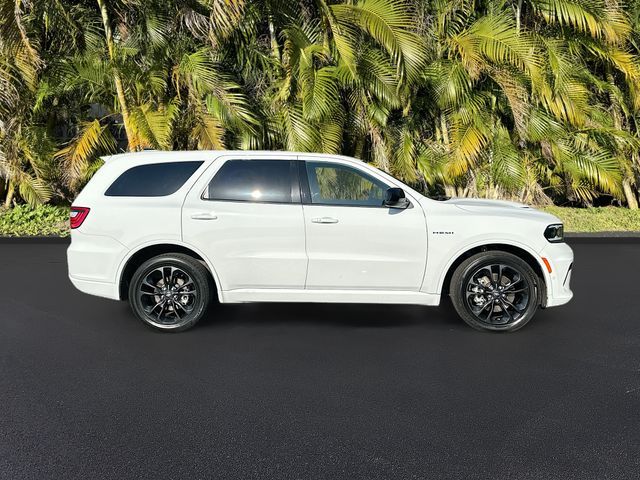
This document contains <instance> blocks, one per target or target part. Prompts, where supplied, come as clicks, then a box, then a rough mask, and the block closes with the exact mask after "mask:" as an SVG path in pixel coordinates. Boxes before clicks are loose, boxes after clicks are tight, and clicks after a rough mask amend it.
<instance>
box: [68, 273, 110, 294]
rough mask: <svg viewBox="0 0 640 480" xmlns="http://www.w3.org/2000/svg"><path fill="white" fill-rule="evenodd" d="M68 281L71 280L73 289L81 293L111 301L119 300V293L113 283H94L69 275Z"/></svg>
mask: <svg viewBox="0 0 640 480" xmlns="http://www.w3.org/2000/svg"><path fill="white" fill-rule="evenodd" d="M69 280H71V283H72V284H73V286H74V287H76V288H77V289H78V290H80V291H81V292H83V293H88V294H89V295H96V296H98V297H104V298H109V299H111V300H120V291H119V288H118V285H116V284H115V283H109V282H95V281H92V280H84V279H80V278H75V277H73V276H71V275H69Z"/></svg>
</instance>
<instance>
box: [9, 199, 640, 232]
mask: <svg viewBox="0 0 640 480" xmlns="http://www.w3.org/2000/svg"><path fill="white" fill-rule="evenodd" d="M540 210H544V211H545V212H549V213H551V214H553V215H555V216H556V217H558V218H560V219H561V220H562V221H563V223H564V225H565V231H567V232H610V231H640V210H629V209H626V208H618V207H599V208H566V207H543V208H540ZM34 235H52V236H60V237H66V236H68V235H69V208H68V207H54V206H51V205H42V206H39V207H37V208H30V207H28V206H27V205H19V206H17V207H14V208H12V209H10V210H5V209H0V236H12V237H21V236H25V237H27V236H34Z"/></svg>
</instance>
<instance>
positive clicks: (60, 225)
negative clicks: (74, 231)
mask: <svg viewBox="0 0 640 480" xmlns="http://www.w3.org/2000/svg"><path fill="white" fill-rule="evenodd" d="M0 235H3V236H9V237H29V236H34V235H51V236H56V237H67V236H69V207H54V206H52V205H40V206H39V207H36V208H31V207H29V206H28V205H18V206H16V207H13V208H11V209H9V210H5V209H0Z"/></svg>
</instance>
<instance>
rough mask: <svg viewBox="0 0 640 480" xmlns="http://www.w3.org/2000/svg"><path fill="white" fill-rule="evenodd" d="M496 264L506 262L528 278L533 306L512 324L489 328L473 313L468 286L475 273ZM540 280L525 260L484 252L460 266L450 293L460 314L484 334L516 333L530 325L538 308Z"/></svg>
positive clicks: (453, 279)
mask: <svg viewBox="0 0 640 480" xmlns="http://www.w3.org/2000/svg"><path fill="white" fill-rule="evenodd" d="M495 263H502V264H505V265H509V266H510V267H512V268H515V269H517V270H518V272H519V273H520V274H521V275H523V276H524V277H526V279H527V282H528V284H529V288H530V292H529V297H530V300H529V304H528V305H527V308H526V310H525V311H524V313H523V315H522V317H521V318H520V319H518V320H517V321H516V322H515V323H512V324H507V325H489V324H487V323H484V322H482V321H480V320H478V319H477V318H476V317H475V315H474V314H473V313H472V312H471V310H470V308H469V306H468V305H467V302H466V299H465V295H466V291H465V290H466V285H467V282H468V281H469V277H470V276H471V274H472V273H474V272H475V271H477V270H478V269H479V268H481V267H482V266H484V265H489V264H495ZM538 281H539V279H538V276H537V275H536V273H535V272H534V271H533V269H532V268H531V266H530V265H529V264H528V263H527V262H525V261H524V260H522V259H521V258H519V257H517V256H515V255H513V254H510V253H507V252H495V251H494V252H481V253H478V254H476V255H473V256H472V257H470V258H468V259H466V260H465V261H464V262H462V263H461V264H460V265H459V266H458V268H457V269H456V271H455V272H454V274H453V277H452V278H451V285H450V289H449V291H450V294H451V301H452V303H453V306H454V308H455V310H456V312H457V313H458V315H459V316H460V317H461V318H462V320H464V321H465V323H467V324H468V325H469V326H471V327H473V328H475V329H476V330H481V331H490V332H514V331H516V330H519V329H521V328H522V327H524V326H525V325H526V324H527V323H529V321H530V320H531V318H532V317H533V315H534V314H535V312H536V310H537V309H538V303H539V302H538V288H539V287H538Z"/></svg>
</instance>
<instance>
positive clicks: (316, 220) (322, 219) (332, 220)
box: [311, 217, 338, 223]
mask: <svg viewBox="0 0 640 480" xmlns="http://www.w3.org/2000/svg"><path fill="white" fill-rule="evenodd" d="M311 221H312V222H313V223H338V219H337V218H333V217H316V218H312V219H311Z"/></svg>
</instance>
